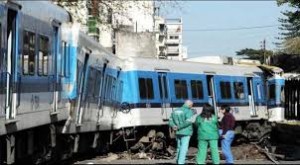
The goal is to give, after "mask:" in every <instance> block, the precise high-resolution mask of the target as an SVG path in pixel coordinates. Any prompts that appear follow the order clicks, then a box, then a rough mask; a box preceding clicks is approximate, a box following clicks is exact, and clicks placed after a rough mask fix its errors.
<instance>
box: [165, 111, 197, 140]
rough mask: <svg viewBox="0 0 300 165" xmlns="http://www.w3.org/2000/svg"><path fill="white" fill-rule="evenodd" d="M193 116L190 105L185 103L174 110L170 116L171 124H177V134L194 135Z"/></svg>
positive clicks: (171, 125) (172, 125)
mask: <svg viewBox="0 0 300 165" xmlns="http://www.w3.org/2000/svg"><path fill="white" fill-rule="evenodd" d="M192 116H193V111H192V110H191V109H190V108H189V107H188V106H186V105H183V106H182V107H181V108H177V109H175V110H174V111H173V112H172V114H171V116H170V118H169V126H170V127H174V126H177V128H178V130H177V131H176V135H192V134H193V123H192V121H191V119H192Z"/></svg>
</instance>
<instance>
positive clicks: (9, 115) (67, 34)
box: [0, 1, 284, 164]
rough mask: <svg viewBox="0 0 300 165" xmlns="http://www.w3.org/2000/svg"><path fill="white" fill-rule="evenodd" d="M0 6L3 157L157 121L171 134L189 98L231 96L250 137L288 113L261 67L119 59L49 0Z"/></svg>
mask: <svg viewBox="0 0 300 165" xmlns="http://www.w3.org/2000/svg"><path fill="white" fill-rule="evenodd" d="M45 6H47V7H45ZM40 9H43V12H40ZM0 15H1V16H2V17H1V26H0V32H1V33H0V34H1V37H0V38H1V41H0V43H1V57H0V59H1V61H0V70H1V77H0V86H1V88H0V90H1V91H0V105H1V109H0V113H1V116H0V147H1V149H0V160H1V162H4V163H7V164H12V163H14V162H17V163H18V162H23V160H28V161H29V162H34V163H41V162H44V161H48V160H51V159H54V158H57V159H61V158H64V157H67V156H70V155H72V154H73V153H77V152H84V151H87V150H90V149H96V150H97V149H99V148H100V149H101V148H102V147H106V143H110V144H112V143H114V142H115V141H117V140H118V139H119V140H120V139H122V140H124V141H134V140H136V139H137V138H139V137H141V136H144V135H145V134H147V133H148V131H150V130H153V129H154V130H157V131H162V132H164V133H165V135H166V136H169V135H168V133H169V129H168V126H167V123H168V118H169V116H170V114H171V112H172V110H173V109H175V108H178V107H180V106H181V105H182V104H183V103H184V100H186V99H190V100H193V101H194V103H195V104H194V105H195V107H194V108H195V109H196V110H197V111H198V113H199V112H200V111H201V107H202V105H203V104H204V103H210V104H211V105H213V106H214V108H215V110H216V113H217V109H218V107H220V106H221V105H223V104H228V105H230V106H231V107H232V108H233V111H232V112H233V114H234V115H235V116H236V118H237V121H238V123H237V127H236V131H237V132H238V133H240V134H242V135H244V136H246V137H247V138H249V139H260V138H262V137H263V136H265V135H266V134H268V132H269V130H270V125H269V124H268V122H269V121H278V120H282V119H283V107H282V105H283V104H282V98H281V96H282V89H283V86H284V81H283V79H282V77H281V76H280V74H278V73H272V74H267V72H268V71H267V69H265V68H264V67H258V66H235V65H216V64H205V63H199V62H187V61H168V60H158V59H150V58H133V57H132V58H127V59H120V58H118V57H116V56H115V55H114V54H111V53H109V52H108V51H106V50H105V48H103V47H102V46H100V45H99V44H98V43H97V42H96V41H94V40H93V39H91V38H90V37H88V36H87V35H85V34H83V33H82V32H80V26H79V25H78V24H76V23H72V21H71V17H70V16H69V14H68V13H67V12H66V11H65V10H63V9H62V8H60V7H58V6H55V5H53V4H52V3H51V2H46V1H34V2H33V1H32V2H30V1H8V2H1V3H0ZM120 137H121V138H120Z"/></svg>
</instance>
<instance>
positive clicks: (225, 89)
mask: <svg viewBox="0 0 300 165" xmlns="http://www.w3.org/2000/svg"><path fill="white" fill-rule="evenodd" d="M220 86H221V98H222V99H230V98H231V92H230V82H224V81H221V82H220Z"/></svg>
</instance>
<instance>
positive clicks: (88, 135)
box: [61, 23, 124, 154]
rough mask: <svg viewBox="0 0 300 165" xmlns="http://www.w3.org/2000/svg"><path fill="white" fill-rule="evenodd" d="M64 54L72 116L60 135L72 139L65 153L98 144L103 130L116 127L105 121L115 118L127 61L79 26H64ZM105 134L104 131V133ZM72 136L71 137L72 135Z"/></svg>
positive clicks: (65, 85) (66, 92)
mask: <svg viewBox="0 0 300 165" xmlns="http://www.w3.org/2000/svg"><path fill="white" fill-rule="evenodd" d="M62 29H63V30H62V31H63V32H62V42H63V43H64V44H63V45H64V46H63V47H64V48H63V49H64V50H65V51H64V54H66V57H68V59H67V61H68V63H67V65H66V70H67V73H68V74H67V77H65V78H63V79H62V84H63V87H62V88H63V89H62V90H63V96H64V97H65V98H68V99H69V101H70V107H69V108H70V109H69V117H68V120H67V121H66V123H65V125H64V126H63V127H62V128H61V134H62V135H65V137H66V138H67V139H74V140H70V143H69V144H68V145H69V146H71V148H70V149H69V148H68V147H66V148H65V149H66V150H64V151H63V153H64V154H72V153H77V152H84V151H86V150H88V149H89V148H90V146H92V147H91V148H94V149H95V148H97V147H98V144H97V143H98V138H99V136H102V133H101V135H100V131H108V130H113V129H114V127H113V126H112V125H111V123H105V124H103V123H102V121H103V120H106V119H105V118H107V114H109V115H111V116H109V118H114V117H113V116H115V115H116V114H117V113H118V112H119V108H118V107H120V102H121V96H122V91H123V90H122V87H123V85H122V84H123V82H122V79H121V77H122V68H123V65H124V62H122V60H121V59H119V58H117V57H116V56H115V55H114V54H112V53H110V52H108V51H107V50H106V49H105V48H104V47H102V46H101V45H99V44H98V42H96V41H95V40H93V39H92V38H90V37H88V36H87V35H85V34H84V33H82V32H80V25H79V24H76V23H69V24H63V25H62ZM103 134H104V133H103ZM70 137H71V138H70Z"/></svg>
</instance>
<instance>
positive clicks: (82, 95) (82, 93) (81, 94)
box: [76, 53, 89, 125]
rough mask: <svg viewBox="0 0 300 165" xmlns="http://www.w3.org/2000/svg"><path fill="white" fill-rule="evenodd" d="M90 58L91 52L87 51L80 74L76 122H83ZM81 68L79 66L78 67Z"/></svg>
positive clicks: (78, 123)
mask: <svg viewBox="0 0 300 165" xmlns="http://www.w3.org/2000/svg"><path fill="white" fill-rule="evenodd" d="M88 59H89V53H85V57H84V63H83V66H82V67H81V69H80V70H79V75H78V83H79V88H78V98H77V110H76V124H77V125H80V124H81V123H82V116H83V109H84V103H83V102H84V99H85V83H86V76H87V63H88ZM77 69H79V68H77Z"/></svg>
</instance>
